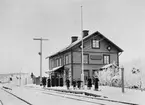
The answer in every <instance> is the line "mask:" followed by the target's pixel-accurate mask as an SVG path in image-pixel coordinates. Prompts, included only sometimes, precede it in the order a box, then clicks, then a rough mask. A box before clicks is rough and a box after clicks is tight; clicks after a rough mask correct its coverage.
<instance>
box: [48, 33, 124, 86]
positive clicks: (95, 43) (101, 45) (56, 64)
mask: <svg viewBox="0 0 145 105" xmlns="http://www.w3.org/2000/svg"><path fill="white" fill-rule="evenodd" d="M88 32H89V31H88V30H84V31H83V57H84V58H83V59H84V61H83V64H84V80H85V83H86V80H87V78H88V77H91V78H93V75H94V73H96V72H98V71H99V69H100V68H101V67H102V66H104V65H106V64H110V63H113V62H116V64H117V65H119V55H120V54H121V53H122V52H123V50H122V49H121V48H119V47H118V46H117V45H115V44H114V43H113V42H112V41H110V40H109V39H108V38H106V37H105V36H104V35H102V34H101V33H100V32H98V31H97V32H94V33H93V34H90V35H89V33H88ZM81 42H82V40H78V37H77V36H73V37H72V43H71V44H70V45H69V46H68V47H66V48H64V49H63V50H61V51H59V52H57V53H55V54H53V55H51V56H49V57H47V58H46V59H49V75H50V77H52V76H53V77H58V78H60V77H61V78H63V80H64V81H65V80H66V78H69V79H70V81H72V80H73V79H75V80H78V79H81V71H82V53H81V51H82V46H81Z"/></svg>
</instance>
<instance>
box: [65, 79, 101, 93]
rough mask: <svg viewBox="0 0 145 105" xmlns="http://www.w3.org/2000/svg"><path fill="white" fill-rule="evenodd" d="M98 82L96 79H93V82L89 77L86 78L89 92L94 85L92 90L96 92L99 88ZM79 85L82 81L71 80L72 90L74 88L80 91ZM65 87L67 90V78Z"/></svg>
mask: <svg viewBox="0 0 145 105" xmlns="http://www.w3.org/2000/svg"><path fill="white" fill-rule="evenodd" d="M98 82H99V79H98V77H94V79H93V80H92V79H91V78H90V77H88V79H87V87H88V89H89V90H90V89H91V88H92V85H94V90H96V91H98V88H99V85H98ZM81 83H82V81H81V80H80V79H79V80H78V81H76V80H74V79H73V80H72V86H73V89H74V90H75V89H76V88H78V89H81ZM66 86H67V89H69V88H70V80H69V79H68V78H67V79H66Z"/></svg>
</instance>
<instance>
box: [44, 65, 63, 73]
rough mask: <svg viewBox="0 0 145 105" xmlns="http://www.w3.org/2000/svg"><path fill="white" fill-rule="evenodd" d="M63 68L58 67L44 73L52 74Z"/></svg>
mask: <svg viewBox="0 0 145 105" xmlns="http://www.w3.org/2000/svg"><path fill="white" fill-rule="evenodd" d="M63 68H64V66H58V67H55V68H53V69H52V70H48V71H46V72H45V73H47V74H49V73H52V72H55V71H58V70H61V69H63Z"/></svg>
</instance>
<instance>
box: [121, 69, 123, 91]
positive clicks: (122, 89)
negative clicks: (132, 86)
mask: <svg viewBox="0 0 145 105" xmlns="http://www.w3.org/2000/svg"><path fill="white" fill-rule="evenodd" d="M121 77H122V93H124V68H123V67H121Z"/></svg>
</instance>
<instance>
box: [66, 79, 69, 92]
mask: <svg viewBox="0 0 145 105" xmlns="http://www.w3.org/2000/svg"><path fill="white" fill-rule="evenodd" d="M66 87H67V89H68V90H69V87H70V80H69V79H68V78H67V79H66Z"/></svg>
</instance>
